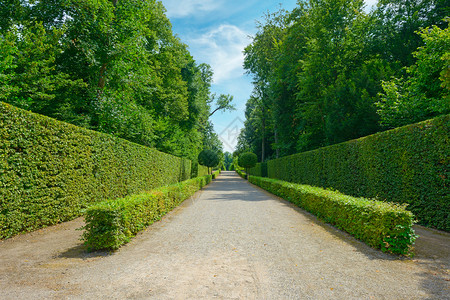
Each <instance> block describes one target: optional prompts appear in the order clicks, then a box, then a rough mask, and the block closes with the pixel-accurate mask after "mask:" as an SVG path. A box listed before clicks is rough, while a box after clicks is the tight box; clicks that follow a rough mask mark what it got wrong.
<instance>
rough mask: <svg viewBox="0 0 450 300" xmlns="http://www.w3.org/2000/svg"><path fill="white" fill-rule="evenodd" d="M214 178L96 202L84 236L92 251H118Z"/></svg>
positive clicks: (203, 178) (208, 176)
mask: <svg viewBox="0 0 450 300" xmlns="http://www.w3.org/2000/svg"><path fill="white" fill-rule="evenodd" d="M211 179H212V176H211V175H205V176H202V177H197V178H194V179H189V180H186V181H183V182H181V183H178V184H174V185H170V186H166V187H160V188H157V189H154V190H152V191H148V192H143V193H139V194H136V195H130V196H127V197H125V198H121V199H116V200H111V201H104V202H100V203H97V204H94V205H93V206H91V207H89V208H88V209H87V210H86V216H85V222H86V225H85V226H84V227H83V229H84V232H83V235H82V239H83V240H84V241H85V244H86V245H87V246H88V249H89V250H103V249H106V250H116V249H118V248H119V247H120V246H121V245H123V244H125V243H128V242H129V241H130V239H131V238H132V237H133V236H135V235H136V234H137V233H138V232H139V231H141V230H143V229H144V228H145V227H147V226H149V225H150V224H152V223H153V222H155V221H157V220H159V219H161V217H162V216H163V215H165V214H166V213H167V212H169V211H171V210H172V209H173V208H175V207H176V206H177V205H179V204H180V203H181V202H183V201H184V200H186V199H187V198H189V197H190V196H192V195H193V194H194V193H195V192H196V191H198V190H200V189H201V188H202V187H203V186H205V185H207V184H208V183H209V182H211Z"/></svg>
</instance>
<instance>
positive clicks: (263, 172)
mask: <svg viewBox="0 0 450 300" xmlns="http://www.w3.org/2000/svg"><path fill="white" fill-rule="evenodd" d="M248 174H249V175H253V176H258V177H267V163H266V162H263V163H257V164H256V166H254V167H253V168H250V169H249V170H248Z"/></svg>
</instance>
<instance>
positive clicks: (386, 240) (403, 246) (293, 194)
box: [249, 176, 416, 255]
mask: <svg viewBox="0 0 450 300" xmlns="http://www.w3.org/2000/svg"><path fill="white" fill-rule="evenodd" d="M249 181H250V182H251V183H253V184H255V185H257V186H259V187H261V188H263V189H265V190H267V191H269V192H271V193H273V194H275V195H277V196H279V197H281V198H284V199H286V200H288V201H290V202H292V203H294V204H295V205H297V206H299V207H301V208H303V209H305V210H307V211H309V212H311V213H312V214H314V215H316V216H317V217H319V218H320V219H322V220H324V221H325V222H327V223H330V224H332V225H335V226H336V227H337V228H339V229H342V230H344V231H346V232H348V233H350V234H351V235H353V236H354V237H356V238H357V239H359V240H361V241H363V242H365V243H366V244H368V245H370V246H371V247H374V248H377V249H381V250H382V251H383V252H391V253H394V254H403V255H410V254H412V253H411V251H412V245H413V244H414V241H415V239H416V235H415V233H414V230H413V228H412V225H413V223H414V215H413V214H412V213H411V212H410V211H407V210H406V209H405V206H404V205H399V204H395V203H389V202H383V201H377V200H372V199H366V198H356V197H352V196H348V195H344V194H341V193H339V192H337V191H331V190H325V189H322V188H318V187H313V186H309V185H300V184H294V183H289V182H286V181H281V180H276V179H269V178H262V177H256V176H249Z"/></svg>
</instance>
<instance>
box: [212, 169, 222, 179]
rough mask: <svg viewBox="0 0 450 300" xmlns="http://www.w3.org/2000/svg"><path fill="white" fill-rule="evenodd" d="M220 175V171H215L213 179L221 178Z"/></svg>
mask: <svg viewBox="0 0 450 300" xmlns="http://www.w3.org/2000/svg"><path fill="white" fill-rule="evenodd" d="M219 175H220V170H217V171H214V172H212V174H211V176H212V179H216V178H217V177H219Z"/></svg>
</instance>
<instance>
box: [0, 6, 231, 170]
mask: <svg viewBox="0 0 450 300" xmlns="http://www.w3.org/2000/svg"><path fill="white" fill-rule="evenodd" d="M171 27H172V26H171V24H170V21H169V19H168V18H167V16H166V15H165V8H164V6H163V5H162V3H161V2H160V1H156V0H139V1H138V0H129V1H121V0H29V1H22V0H0V99H1V100H2V101H5V102H9V103H11V104H13V105H17V106H20V107H22V108H26V109H28V110H31V111H34V112H37V113H41V114H44V115H47V116H50V117H53V118H56V119H59V120H62V121H66V122H70V123H72V124H75V125H78V126H84V127H87V128H90V129H93V130H97V131H101V132H105V133H108V134H113V135H116V136H118V137H121V138H125V139H128V140H130V141H133V142H136V143H139V144H142V145H145V146H150V147H155V148H157V149H158V150H160V151H163V152H167V153H171V154H174V155H177V156H182V157H186V158H189V159H191V160H193V161H194V163H196V160H197V156H198V154H199V152H200V150H201V149H204V148H211V149H216V148H217V151H218V152H219V150H220V153H221V152H222V151H221V149H219V148H220V147H221V145H219V144H220V141H218V138H217V135H215V133H214V130H213V129H212V126H210V122H209V116H210V115H211V114H212V113H214V112H215V111H219V110H223V109H231V108H232V107H233V105H232V103H231V101H232V96H229V95H220V96H219V97H218V98H217V97H215V96H214V95H212V94H211V91H210V88H211V82H212V76H213V73H212V70H211V67H210V66H208V65H206V64H198V63H197V62H196V61H195V60H194V59H193V57H192V56H191V55H190V53H189V51H188V49H187V46H186V45H185V44H184V43H182V42H181V41H180V39H179V38H178V37H177V36H175V35H174V34H173V32H172V29H171ZM214 102H216V103H214ZM212 105H217V107H216V108H214V109H212V108H211V106H212ZM204 145H208V146H207V147H206V146H204ZM210 145H211V146H210Z"/></svg>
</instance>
